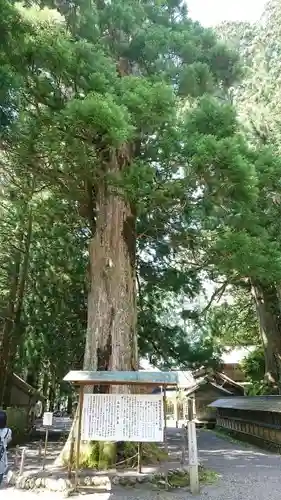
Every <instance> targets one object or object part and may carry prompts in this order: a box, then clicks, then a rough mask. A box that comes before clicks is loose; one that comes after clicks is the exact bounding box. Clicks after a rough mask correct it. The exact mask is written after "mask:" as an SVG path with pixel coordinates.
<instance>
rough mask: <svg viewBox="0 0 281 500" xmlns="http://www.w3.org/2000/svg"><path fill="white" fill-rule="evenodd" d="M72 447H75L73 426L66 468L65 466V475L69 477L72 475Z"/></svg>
mask: <svg viewBox="0 0 281 500" xmlns="http://www.w3.org/2000/svg"><path fill="white" fill-rule="evenodd" d="M74 447H75V426H74V428H73V431H72V435H71V441H70V449H69V458H68V468H67V477H68V479H71V475H72V465H73V458H74Z"/></svg>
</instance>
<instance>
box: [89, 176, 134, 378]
mask: <svg viewBox="0 0 281 500" xmlns="http://www.w3.org/2000/svg"><path fill="white" fill-rule="evenodd" d="M89 260H90V269H89V271H90V272H89V282H90V283H89V286H90V290H89V298H88V327H87V338H86V346H85V357H84V369H85V370H129V371H131V370H137V369H138V356H137V338H136V283H135V218H134V215H133V213H132V209H131V207H130V206H129V204H127V203H126V202H125V200H124V199H123V198H122V197H121V196H118V195H116V194H113V193H110V191H109V190H108V188H107V187H106V186H105V185H102V186H100V189H99V193H98V203H97V220H96V231H95V235H94V237H93V238H92V240H91V242H90V248H89Z"/></svg>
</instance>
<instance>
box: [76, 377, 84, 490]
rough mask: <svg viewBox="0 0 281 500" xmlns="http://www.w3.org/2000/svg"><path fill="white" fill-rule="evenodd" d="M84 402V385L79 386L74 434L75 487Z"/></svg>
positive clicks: (78, 466) (78, 465) (77, 480)
mask: <svg viewBox="0 0 281 500" xmlns="http://www.w3.org/2000/svg"><path fill="white" fill-rule="evenodd" d="M83 402H84V386H83V385H81V386H80V390H79V407H78V425H77V436H76V471H75V488H77V487H78V482H79V468H80V442H81V427H82V414H83Z"/></svg>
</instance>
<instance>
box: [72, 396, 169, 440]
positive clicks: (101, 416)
mask: <svg viewBox="0 0 281 500" xmlns="http://www.w3.org/2000/svg"><path fill="white" fill-rule="evenodd" d="M82 440H83V441H135V442H163V440H164V411H163V398H162V397H161V396H159V395H144V394H141V395H133V394H130V395H127V394H85V396H84V405H83V416H82Z"/></svg>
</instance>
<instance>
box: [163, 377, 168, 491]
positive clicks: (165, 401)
mask: <svg viewBox="0 0 281 500" xmlns="http://www.w3.org/2000/svg"><path fill="white" fill-rule="evenodd" d="M163 391H164V392H163V406H164V446H165V452H166V454H167V456H168V454H169V449H168V441H167V393H166V386H165V385H164V387H163ZM165 487H166V490H167V489H168V488H169V483H168V470H167V467H165Z"/></svg>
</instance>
